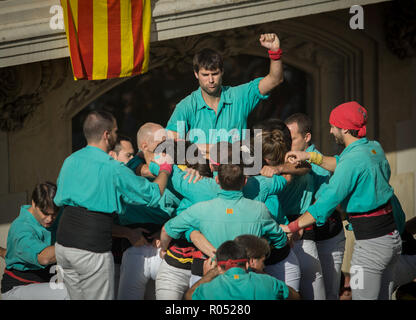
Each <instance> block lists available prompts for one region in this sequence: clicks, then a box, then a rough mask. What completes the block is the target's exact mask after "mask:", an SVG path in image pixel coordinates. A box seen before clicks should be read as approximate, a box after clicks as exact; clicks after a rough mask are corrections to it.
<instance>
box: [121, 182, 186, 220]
mask: <svg viewBox="0 0 416 320" xmlns="http://www.w3.org/2000/svg"><path fill="white" fill-rule="evenodd" d="M179 204H180V200H179V199H178V198H177V197H176V196H175V195H174V194H173V193H172V192H170V191H169V190H168V189H165V192H163V195H162V197H161V198H160V200H159V202H158V205H157V206H156V207H155V208H152V207H148V206H145V205H140V206H139V205H131V204H128V205H127V206H126V211H125V213H124V214H120V215H118V224H120V225H129V224H135V223H154V224H158V225H163V224H164V223H165V222H166V221H168V220H169V219H170V218H173V217H175V216H176V209H177V208H178V206H179Z"/></svg>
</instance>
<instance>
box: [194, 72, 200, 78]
mask: <svg viewBox="0 0 416 320" xmlns="http://www.w3.org/2000/svg"><path fill="white" fill-rule="evenodd" d="M194 75H195V78H197V79H199V77H198V72H196V71H194Z"/></svg>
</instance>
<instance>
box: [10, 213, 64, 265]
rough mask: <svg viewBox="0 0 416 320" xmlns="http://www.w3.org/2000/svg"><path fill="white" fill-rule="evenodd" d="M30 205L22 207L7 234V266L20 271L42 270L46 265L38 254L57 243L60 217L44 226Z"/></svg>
mask: <svg viewBox="0 0 416 320" xmlns="http://www.w3.org/2000/svg"><path fill="white" fill-rule="evenodd" d="M30 207H31V206H30V205H24V206H22V207H21V208H20V214H19V216H18V217H17V218H16V219H15V220H14V221H13V222H12V224H11V226H10V229H9V233H8V235H7V252H6V258H5V260H6V268H7V269H15V270H19V271H26V270H40V269H44V268H45V267H46V266H43V265H41V264H40V263H39V262H38V254H39V253H41V252H42V251H43V250H44V249H45V248H46V247H49V246H51V245H53V244H55V239H56V238H55V235H56V228H57V226H58V218H59V217H58V218H57V219H56V220H55V222H54V224H53V225H52V227H50V228H45V227H44V226H42V225H41V224H40V223H39V222H38V221H37V220H36V218H35V217H34V216H33V215H32V214H31V213H30V212H29V211H28V209H29V208H30Z"/></svg>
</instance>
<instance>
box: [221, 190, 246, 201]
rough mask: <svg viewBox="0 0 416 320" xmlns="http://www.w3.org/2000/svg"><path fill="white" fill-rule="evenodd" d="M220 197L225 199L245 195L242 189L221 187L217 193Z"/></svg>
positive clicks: (238, 197)
mask: <svg viewBox="0 0 416 320" xmlns="http://www.w3.org/2000/svg"><path fill="white" fill-rule="evenodd" d="M217 195H218V197H219V198H223V199H236V200H238V199H240V198H242V197H243V191H241V190H224V189H221V190H219V191H218V193H217Z"/></svg>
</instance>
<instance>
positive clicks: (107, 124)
mask: <svg viewBox="0 0 416 320" xmlns="http://www.w3.org/2000/svg"><path fill="white" fill-rule="evenodd" d="M115 120H116V119H115V117H114V116H113V115H112V114H111V113H110V112H107V111H104V110H94V111H91V112H90V113H89V114H88V115H87V117H86V118H85V120H84V124H83V126H82V129H83V132H84V136H85V139H87V142H98V141H100V139H101V136H102V134H103V133H104V131H111V129H113V127H114V122H115Z"/></svg>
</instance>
